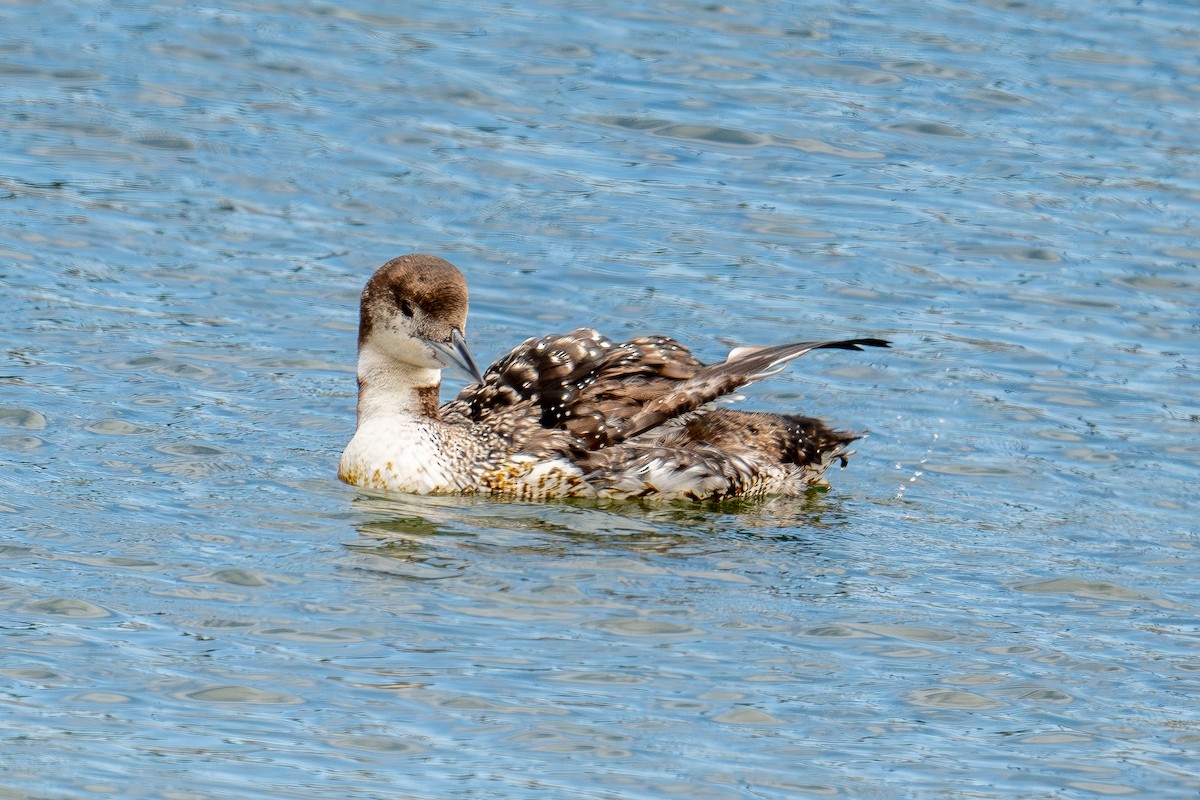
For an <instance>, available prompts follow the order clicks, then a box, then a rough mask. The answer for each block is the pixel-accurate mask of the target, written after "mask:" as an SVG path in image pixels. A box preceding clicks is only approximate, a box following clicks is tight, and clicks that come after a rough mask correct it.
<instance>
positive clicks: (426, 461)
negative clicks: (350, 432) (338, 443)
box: [338, 415, 472, 494]
mask: <svg viewBox="0 0 1200 800" xmlns="http://www.w3.org/2000/svg"><path fill="white" fill-rule="evenodd" d="M439 438H440V437H438V436H437V433H436V432H435V431H434V430H433V429H432V427H431V426H430V425H427V424H424V423H423V422H422V421H421V420H418V419H416V418H414V417H408V416H396V415H388V416H384V417H382V418H379V417H377V418H373V419H369V420H367V421H366V422H364V423H363V424H361V425H359V427H358V430H357V431H355V433H354V438H353V439H351V440H350V444H348V445H346V449H345V451H344V452H343V453H342V459H341V462H340V463H339V465H338V477H339V478H341V479H342V480H344V481H345V482H346V483H349V484H353V485H354V486H364V487H367V488H371V489H386V490H389V491H393V492H411V493H413V494H433V493H447V492H461V491H463V490H467V489H469V488H470V484H471V483H472V481H471V480H470V478H469V476H468V475H464V474H462V473H458V474H456V473H455V471H454V469H453V468H452V467H453V465H452V464H450V463H448V461H447V459H446V454H445V452H444V451H443V449H442V447H441V446H440V445H441V442H440V441H439Z"/></svg>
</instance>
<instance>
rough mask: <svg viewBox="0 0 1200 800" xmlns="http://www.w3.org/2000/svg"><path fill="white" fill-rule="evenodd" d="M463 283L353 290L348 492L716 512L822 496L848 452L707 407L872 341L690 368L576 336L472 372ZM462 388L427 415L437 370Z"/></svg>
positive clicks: (680, 350)
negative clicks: (734, 503) (660, 503)
mask: <svg viewBox="0 0 1200 800" xmlns="http://www.w3.org/2000/svg"><path fill="white" fill-rule="evenodd" d="M466 322H467V284H466V281H465V280H464V278H463V276H462V273H460V272H459V271H458V269H457V268H456V267H455V266H454V265H453V264H450V263H449V262H448V261H445V260H443V259H441V258H438V257H437V256H431V255H420V254H413V255H406V256H400V257H399V258H395V259H392V260H391V261H389V262H388V263H386V264H384V265H383V266H382V267H380V268H379V269H378V270H377V271H376V272H375V274H374V275H372V276H371V278H370V280H368V281H367V284H366V287H365V288H364V289H363V292H362V298H361V306H360V318H359V329H358V409H357V411H358V426H357V429H356V430H355V433H354V437H353V438H352V439H351V440H350V443H349V444H348V445H347V446H346V449H345V452H343V453H342V457H341V462H340V464H339V469H338V477H339V478H341V479H342V480H343V481H345V482H346V483H348V484H352V485H354V486H360V487H364V488H369V489H381V490H386V491H395V492H408V493H415V494H478V495H494V496H499V497H506V498H511V499H518V500H542V499H550V498H567V497H587V498H617V499H620V498H664V499H688V500H723V499H730V498H736V497H750V498H758V497H765V496H767V495H797V494H802V493H804V492H805V491H806V490H807V489H808V488H809V487H810V486H813V485H821V486H825V485H827V484H826V483H825V482H824V480H823V479H822V473H824V471H825V469H826V468H827V467H828V466H829V465H830V464H832V463H833V462H834V461H840V463H841V466H843V467H844V466H845V465H846V459H847V456H849V455H850V453H849V451H848V450H847V449H846V448H847V446H848V445H849V444H850V443H851V442H853V441H854V440H856V439H858V438H860V437H859V436H856V435H854V434H851V433H845V432H842V431H836V430H833V429H832V428H830V427H828V426H827V425H825V423H823V422H821V421H820V420H817V419H812V418H810V417H802V416H794V415H784V414H768V413H758V412H746V411H733V410H729V409H721V408H712V407H711V406H710V404H711V403H712V401H714V400H717V399H718V398H721V397H722V396H723V395H726V394H728V393H729V392H731V391H733V390H735V389H737V388H739V387H741V386H744V385H746V384H749V383H752V382H754V381H757V380H760V379H762V378H765V377H768V376H770V375H774V374H776V373H778V372H780V371H781V370H782V369H783V368H784V366H785V365H786V364H787V362H789V361H792V360H793V359H796V358H799V357H800V356H802V355H804V354H805V353H808V352H809V351H811V350H817V349H821V348H836V349H840V350H861V349H862V348H863V347H887V346H888V345H889V342H887V341H886V340H884V339H844V340H839V341H824V342H798V343H795V344H784V345H777V346H769V347H738V348H735V349H734V350H733V351H732V352H731V353H730V354H729V357H728V358H727V359H726V360H725V361H722V362H720V363H717V364H711V365H705V364H703V363H701V362H700V361H698V360H697V359H696V358H695V357H693V356H692V354H691V352H690V351H689V350H688V349H687V348H686V347H684V346H683V345H681V344H680V343H679V342H677V341H675V340H674V339H671V338H669V337H666V336H643V337H639V338H635V339H631V340H630V341H628V342H625V343H623V344H618V343H616V342H614V341H612V340H611V339H608V338H606V337H604V336H602V335H600V334H599V333H597V332H596V331H594V330H591V329H589V328H579V329H578V330H574V331H571V332H570V333H566V334H558V335H550V336H543V337H541V338H530V339H527V340H525V341H524V342H523V343H521V344H520V345H518V346H517V347H516V348H515V349H514V350H513V351H512V352H510V353H509V354H508V355H506V356H504V357H503V358H501V359H500V360H499V361H497V362H496V363H495V364H493V365H492V366H491V367H489V368H488V369H487V371H486V372H482V373H481V372H480V370H479V367H478V366H477V365H476V363H475V359H474V358H473V357H472V356H471V353H470V351H469V350H468V349H467V343H466V339H465V336H464V332H465V330H466ZM450 366H456V367H458V368H460V369H461V370H463V371H464V372H466V373H467V374H468V375H469V376H470V377H471V379H472V380H473V381H474V382H473V383H471V384H470V385H468V386H467V387H466V388H464V389H463V390H462V392H461V393H459V395H458V397H457V398H456V399H454V400H451V401H450V402H448V403H446V404H445V405H441V406H439V397H438V394H439V390H440V387H441V375H442V372H441V371H442V369H443V368H446V367H450Z"/></svg>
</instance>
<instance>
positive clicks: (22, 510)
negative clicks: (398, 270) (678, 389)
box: [0, 3, 1200, 798]
mask: <svg viewBox="0 0 1200 800" xmlns="http://www.w3.org/2000/svg"><path fill="white" fill-rule="evenodd" d="M169 10H170V13H166V12H165V11H163V10H154V11H152V10H146V9H131V8H107V7H105V8H99V7H97V8H91V7H79V6H68V5H59V4H54V3H51V4H41V5H38V6H36V7H35V6H28V7H20V6H17V7H13V8H10V9H9V17H10V20H9V22H10V27H11V28H12V30H14V31H19V32H21V33H19V35H14V36H10V39H9V41H8V42H7V43H6V44H4V45H3V46H2V47H0V72H2V73H3V74H4V77H5V80H4V81H0V97H2V98H3V101H4V106H5V108H6V111H5V125H4V126H2V130H0V140H2V141H3V143H4V146H3V147H0V199H2V200H3V202H2V203H0V215H2V217H3V223H4V224H3V226H0V230H2V231H3V232H2V233H0V285H2V286H3V289H4V291H3V293H2V294H0V307H2V308H3V309H4V310H5V313H4V315H3V319H4V320H5V325H3V326H0V338H2V339H3V345H4V347H3V350H4V353H5V354H6V360H5V363H4V366H3V368H2V369H0V452H2V453H3V456H4V459H5V463H6V467H5V469H3V470H0V520H3V521H4V523H5V525H4V530H5V533H6V535H5V536H4V537H3V539H2V540H0V560H3V564H4V572H3V577H2V578H0V637H3V644H4V647H3V649H2V650H0V687H2V690H0V702H2V703H3V705H4V710H5V714H4V716H3V720H4V721H3V722H0V737H2V739H0V773H2V774H3V781H2V783H3V784H4V787H5V788H4V790H3V791H0V794H4V795H5V796H13V797H36V798H51V797H53V798H59V797H92V796H96V795H99V794H119V795H121V796H129V797H172V798H174V797H183V796H192V797H238V798H243V797H271V798H280V797H297V798H301V797H302V798H311V797H324V796H329V797H339V798H347V797H363V798H366V797H404V796H414V797H433V796H436V797H457V796H462V797H467V796H489V797H490V796H501V797H527V796H547V795H549V796H560V795H561V796H572V797H583V798H587V797H595V798H612V797H622V798H624V797H653V798H661V797H670V796H677V795H685V796H688V797H693V798H709V797H715V798H742V797H761V798H776V797H779V798H782V797H838V796H847V797H863V798H876V797H877V798H884V797H887V798H891V797H928V796H932V795H935V794H946V793H950V794H963V795H968V794H969V795H970V796H976V797H1093V796H1097V795H1124V794H1136V795H1144V796H1151V797H1169V796H1178V797H1191V796H1194V795H1195V794H1196V791H1197V785H1198V782H1200V778H1198V777H1197V774H1196V769H1195V764H1196V763H1197V749H1198V748H1200V713H1198V711H1197V705H1196V703H1195V701H1194V699H1193V698H1194V696H1195V690H1196V688H1197V681H1198V680H1200V667H1198V666H1197V665H1198V663H1200V659H1198V656H1197V639H1196V630H1197V629H1196V616H1197V614H1196V610H1197V607H1198V602H1200V600H1198V598H1197V594H1198V592H1197V582H1196V578H1195V575H1196V574H1197V572H1198V570H1197V563H1196V557H1195V552H1196V546H1197V540H1196V530H1197V529H1196V525H1195V522H1194V519H1193V516H1194V512H1193V507H1194V505H1195V503H1194V486H1195V480H1196V467H1197V460H1198V457H1200V448H1198V447H1197V446H1196V444H1195V440H1196V431H1197V415H1198V414H1200V408H1198V406H1200V402H1198V401H1200V391H1198V389H1197V380H1196V375H1195V360H1196V348H1195V346H1194V341H1195V335H1196V333H1197V325H1196V316H1195V309H1196V307H1197V305H1198V304H1200V280H1198V279H1197V277H1196V272H1195V262H1196V260H1197V257H1198V255H1200V246H1198V245H1197V238H1198V235H1197V227H1196V225H1195V218H1196V215H1197V200H1196V197H1197V196H1196V191H1195V188H1196V185H1197V176H1198V175H1200V170H1198V167H1197V161H1196V155H1197V151H1196V149H1195V146H1194V132H1193V130H1192V127H1194V126H1192V125H1191V123H1190V120H1191V119H1192V117H1193V116H1194V114H1192V113H1191V110H1192V109H1193V108H1194V107H1195V104H1196V99H1197V98H1196V87H1195V81H1194V73H1195V70H1194V68H1193V67H1192V65H1191V64H1190V62H1188V60H1187V56H1188V54H1189V53H1192V52H1194V50H1195V46H1194V44H1195V41H1197V40H1198V37H1197V34H1198V32H1200V16H1198V15H1197V14H1196V13H1195V12H1194V11H1192V10H1190V9H1188V8H1185V7H1182V6H1179V5H1173V6H1168V5H1165V4H1163V5H1156V4H1153V3H1143V4H1140V5H1137V6H1134V5H1130V6H1128V7H1126V6H1109V7H1105V8H1103V9H1100V8H1096V7H1094V6H1091V5H1088V6H1082V5H1076V4H1074V3H1056V4H1049V5H1046V4H1042V5H1036V6H1012V5H1009V6H1005V7H1003V8H1001V7H998V6H990V5H986V4H985V5H980V6H963V5H961V4H955V3H937V4H933V5H929V4H926V5H925V6H922V7H921V9H919V10H917V9H915V8H907V7H899V6H890V5H887V4H884V5H879V4H876V5H875V6H872V7H871V8H865V7H864V8H859V7H852V6H828V7H820V6H817V7H812V6H806V7H804V8H798V7H792V6H786V5H785V6H778V7H776V6H762V7H760V6H756V5H753V4H750V5H746V4H741V5H737V4H735V5H732V6H730V5H726V6H704V7H700V6H693V5H690V4H685V3H667V4H657V5H633V6H626V7H624V8H623V9H621V10H614V9H596V8H593V7H591V6H590V5H588V4H566V5H559V6H540V5H536V4H535V5H525V6H522V7H521V8H520V9H517V8H501V7H491V6H484V7H481V8H479V9H478V11H477V12H475V13H473V14H472V15H470V16H471V18H470V19H464V14H463V13H462V12H461V11H460V10H454V9H424V10H421V11H417V12H404V13H402V14H401V13H389V12H379V11H374V10H366V9H357V8H355V7H353V5H345V4H343V5H341V6H339V7H338V8H337V9H330V8H328V7H321V6H312V7H308V6H303V5H296V6H290V7H286V8H283V7H281V8H278V9H268V8H265V7H259V6H254V7H251V6H242V7H229V8H226V9H223V10H215V9H208V8H200V7H178V8H174V7H172V8H171V9H169ZM414 250H424V251H433V252H438V253H440V254H443V255H445V256H447V257H449V258H450V259H451V260H454V261H455V262H456V263H459V264H460V265H461V266H462V267H463V268H464V270H465V271H466V272H467V274H468V277H469V279H470V281H471V287H472V300H473V313H472V321H471V337H472V341H473V347H474V349H475V351H476V353H477V355H478V356H480V358H481V360H485V359H486V360H490V359H493V358H495V357H496V356H498V355H499V354H500V353H502V352H503V351H504V350H505V349H506V348H508V347H511V346H512V345H514V344H516V343H517V342H519V341H520V340H521V339H523V338H524V337H525V336H527V335H529V334H531V333H535V332H536V333H543V332H547V331H550V330H555V329H564V330H565V329H570V328H572V327H576V326H578V325H582V324H594V325H597V326H598V327H600V328H601V329H603V330H605V331H606V332H607V333H608V334H609V335H611V336H626V335H634V334H637V333H644V332H648V331H665V332H670V333H672V334H674V335H677V336H678V337H679V338H680V339H682V340H684V341H685V342H688V343H689V344H691V345H693V346H694V348H695V349H696V350H697V352H698V354H700V355H701V356H702V357H706V358H715V357H718V356H720V355H722V354H723V353H724V352H725V351H726V350H727V349H728V348H729V347H730V346H732V345H734V344H738V343H741V342H747V341H749V342H763V343H769V342H777V341H781V340H784V339H786V338H796V339H805V338H811V337H812V336H813V335H822V336H824V335H830V336H835V335H883V336H888V337H890V338H893V339H895V340H896V342H897V348H896V349H895V350H892V351H887V352H885V353H871V354H857V353H855V354H851V353H842V354H832V355H831V354H819V355H817V354H814V355H813V356H810V357H809V358H808V359H806V360H805V362H802V363H800V364H797V365H796V366H795V367H794V368H793V369H792V370H791V371H790V372H789V373H788V374H786V375H783V376H780V377H778V378H775V379H773V380H772V381H771V382H768V383H766V384H764V385H762V386H760V387H757V388H755V389H754V390H753V391H752V392H750V395H751V397H750V398H749V399H748V401H747V403H748V404H749V405H751V406H754V407H760V408H774V409H779V408H789V409H790V408H796V409H800V410H803V411H805V412H807V413H816V414H819V415H822V416H825V417H827V418H830V419H831V420H833V421H835V422H836V423H837V424H839V425H842V426H845V427H847V428H852V429H857V430H867V429H869V431H870V435H869V436H868V437H867V438H865V439H864V440H863V441H862V442H860V443H859V444H858V450H859V453H858V454H857V456H855V458H854V459H853V460H852V463H851V465H850V468H849V469H847V470H846V471H845V472H839V473H836V474H834V475H832V476H831V480H832V483H833V489H832V490H831V491H830V492H828V493H826V494H820V495H813V496H810V497H807V498H800V499H794V500H778V501H773V502H770V503H766V504H741V505H737V504H734V505H721V506H711V507H689V506H654V505H640V504H633V503H625V504H612V505H595V504H581V503H561V504H509V503H497V502H493V501H487V500H478V499H465V500H464V499H447V498H408V497H393V498H388V497H376V496H367V495H363V494H361V493H359V492H356V491H354V490H352V489H349V488H348V487H344V486H341V485H339V484H337V483H336V481H335V480H334V479H333V464H334V461H335V459H336V455H337V453H338V452H339V450H340V448H341V446H342V444H343V443H344V442H345V440H346V439H347V438H348V436H349V434H350V432H351V427H352V414H353V403H354V398H353V388H354V381H353V353H352V352H351V349H352V347H353V341H354V326H355V318H354V313H355V302H356V298H357V294H358V291H359V289H360V287H361V283H362V280H363V279H364V277H365V276H366V275H367V274H369V272H370V271H371V269H372V268H373V267H374V266H376V265H377V264H378V263H381V262H382V261H384V260H386V259H387V258H390V257H391V256H394V255H397V254H399V253H402V252H409V251H414ZM457 388H458V386H457V384H456V385H453V386H452V387H450V390H453V391H456V390H457Z"/></svg>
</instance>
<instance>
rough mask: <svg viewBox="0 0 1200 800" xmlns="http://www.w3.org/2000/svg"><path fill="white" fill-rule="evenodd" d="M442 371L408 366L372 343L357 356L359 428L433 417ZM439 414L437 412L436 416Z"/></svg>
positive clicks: (364, 347)
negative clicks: (382, 420)
mask: <svg viewBox="0 0 1200 800" xmlns="http://www.w3.org/2000/svg"><path fill="white" fill-rule="evenodd" d="M441 384H442V371H441V370H440V369H429V368H426V367H417V366H414V365H412V364H405V363H402V362H400V361H397V360H396V359H394V358H392V357H390V356H388V355H385V354H384V353H381V352H379V350H377V349H376V348H374V347H372V346H371V345H370V344H369V343H368V344H366V345H364V346H363V347H362V349H360V350H359V353H358V424H359V425H360V426H361V425H362V424H363V423H364V422H366V421H368V420H370V419H375V418H379V417H381V416H414V417H426V418H428V417H429V416H430V413H429V410H430V409H429V404H430V400H429V398H430V396H431V395H432V406H433V407H434V408H436V407H437V399H438V397H437V391H438V389H439V388H440V387H441ZM435 413H436V412H435Z"/></svg>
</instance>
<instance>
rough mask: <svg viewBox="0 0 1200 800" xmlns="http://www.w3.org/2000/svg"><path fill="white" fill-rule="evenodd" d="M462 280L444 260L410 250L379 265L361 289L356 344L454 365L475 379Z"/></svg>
mask: <svg viewBox="0 0 1200 800" xmlns="http://www.w3.org/2000/svg"><path fill="white" fill-rule="evenodd" d="M466 327H467V282H466V280H464V279H463V276H462V273H461V272H459V271H458V269H457V268H456V267H455V266H454V265H453V264H451V263H450V262H449V261H446V260H445V259H442V258H438V257H437V256H429V255H421V254H413V255H407V256H400V257H399V258H393V259H392V260H391V261H389V262H388V263H386V264H384V265H383V266H382V267H380V268H379V269H378V270H376V271H375V274H374V275H372V276H371V279H370V280H368V281H367V285H366V286H365V287H364V288H363V292H362V301H361V305H360V310H359V323H358V349H359V352H360V353H361V352H362V350H363V349H364V348H366V347H368V346H369V347H371V348H372V349H373V350H376V351H378V352H380V353H381V354H383V355H386V356H388V357H390V358H393V359H395V360H396V361H399V362H401V363H405V364H410V365H412V366H416V367H423V368H426V369H441V368H442V367H446V366H449V365H450V364H454V365H456V366H458V367H460V368H462V369H463V370H464V371H466V372H467V373H468V374H470V375H471V376H472V377H473V378H474V379H475V380H481V378H480V376H479V368H478V367H477V366H475V361H474V359H472V358H471V354H470V352H469V351H468V350H467V348H466V340H465V336H464V332H465V331H466Z"/></svg>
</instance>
